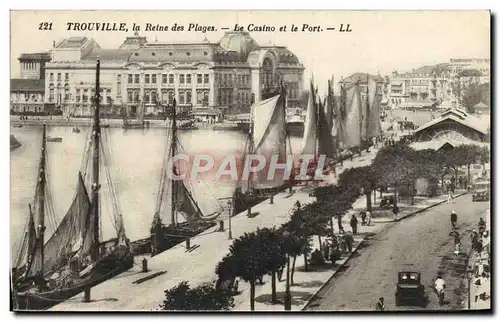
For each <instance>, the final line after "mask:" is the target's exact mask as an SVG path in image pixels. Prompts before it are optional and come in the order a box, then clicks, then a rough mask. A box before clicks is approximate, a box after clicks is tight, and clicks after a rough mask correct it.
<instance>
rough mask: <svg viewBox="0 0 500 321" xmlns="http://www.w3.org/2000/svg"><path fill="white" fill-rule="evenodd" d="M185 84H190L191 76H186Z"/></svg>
mask: <svg viewBox="0 0 500 321" xmlns="http://www.w3.org/2000/svg"><path fill="white" fill-rule="evenodd" d="M186 83H187V84H190V83H191V74H187V75H186Z"/></svg>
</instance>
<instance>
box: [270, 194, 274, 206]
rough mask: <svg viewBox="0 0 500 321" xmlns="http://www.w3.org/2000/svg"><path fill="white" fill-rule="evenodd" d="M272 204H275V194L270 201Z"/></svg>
mask: <svg viewBox="0 0 500 321" xmlns="http://www.w3.org/2000/svg"><path fill="white" fill-rule="evenodd" d="M269 203H270V204H274V195H271V200H270V202H269Z"/></svg>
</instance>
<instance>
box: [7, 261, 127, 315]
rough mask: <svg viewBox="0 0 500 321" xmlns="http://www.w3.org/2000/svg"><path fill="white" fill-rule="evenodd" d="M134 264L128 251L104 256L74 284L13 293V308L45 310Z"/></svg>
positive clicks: (18, 309)
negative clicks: (47, 289)
mask: <svg viewBox="0 0 500 321" xmlns="http://www.w3.org/2000/svg"><path fill="white" fill-rule="evenodd" d="M133 265H134V257H133V256H132V254H130V253H128V254H125V255H123V256H120V257H117V256H116V255H114V254H111V255H109V256H108V257H104V258H103V259H102V260H100V261H99V262H98V263H97V264H96V266H95V267H94V268H93V269H92V271H91V272H90V274H89V275H88V276H86V277H84V278H82V279H81V280H78V281H77V282H75V286H72V287H65V288H59V289H55V290H50V291H44V292H35V291H30V290H28V291H24V292H17V293H16V294H15V295H14V304H15V306H14V310H16V311H23V310H28V311H30V310H31V311H37V310H46V309H49V308H51V307H53V306H54V305H56V304H58V303H61V302H64V301H66V300H67V299H69V298H71V297H73V296H75V295H77V294H79V293H81V292H83V291H84V290H85V289H86V288H91V287H93V286H96V285H98V284H100V283H102V282H104V281H106V280H109V279H110V278H112V277H114V276H116V275H118V274H120V273H122V272H125V271H127V270H128V269H130V268H132V266H133Z"/></svg>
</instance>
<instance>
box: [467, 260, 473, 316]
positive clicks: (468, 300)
mask: <svg viewBox="0 0 500 321" xmlns="http://www.w3.org/2000/svg"><path fill="white" fill-rule="evenodd" d="M473 276H474V270H473V269H472V267H471V266H468V267H467V308H468V309H469V310H470V282H471V280H472V277H473Z"/></svg>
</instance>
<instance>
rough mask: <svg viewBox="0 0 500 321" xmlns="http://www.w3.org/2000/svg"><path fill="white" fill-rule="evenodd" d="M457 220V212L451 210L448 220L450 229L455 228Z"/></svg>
mask: <svg viewBox="0 0 500 321" xmlns="http://www.w3.org/2000/svg"><path fill="white" fill-rule="evenodd" d="M457 221H458V216H457V213H455V211H451V214H450V222H451V229H452V230H455V229H456V228H457Z"/></svg>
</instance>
